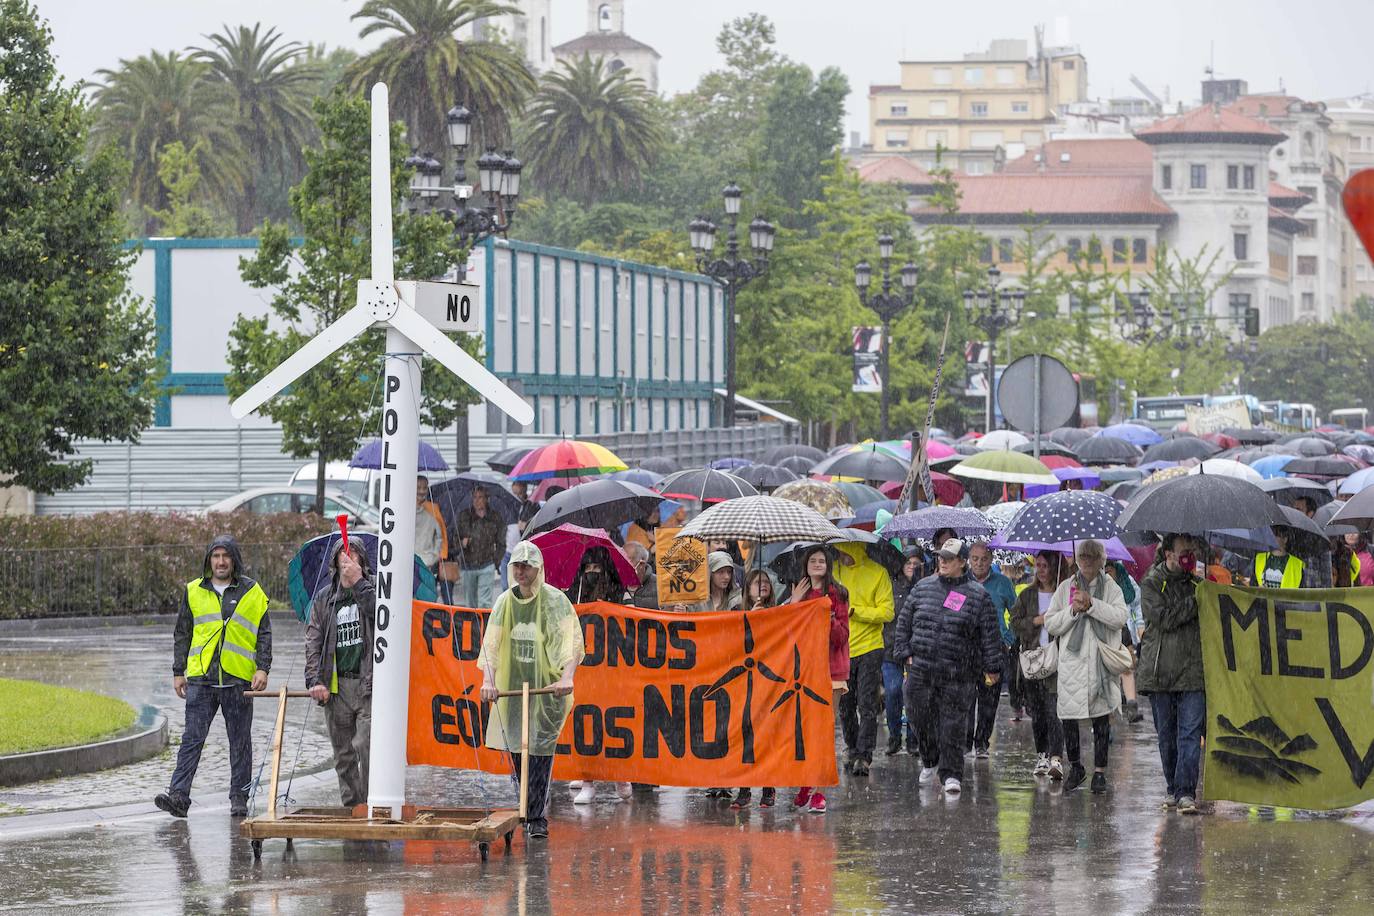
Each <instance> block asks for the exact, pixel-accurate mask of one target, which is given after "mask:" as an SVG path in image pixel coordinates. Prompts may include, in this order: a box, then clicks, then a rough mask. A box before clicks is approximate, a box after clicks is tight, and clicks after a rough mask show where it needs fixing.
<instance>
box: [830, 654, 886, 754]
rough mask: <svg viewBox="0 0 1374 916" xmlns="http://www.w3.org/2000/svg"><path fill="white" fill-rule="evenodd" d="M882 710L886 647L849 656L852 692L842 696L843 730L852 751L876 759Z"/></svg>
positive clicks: (846, 742)
mask: <svg viewBox="0 0 1374 916" xmlns="http://www.w3.org/2000/svg"><path fill="white" fill-rule="evenodd" d="M882 713H883V650H882V648H881V647H879V648H877V649H874V650H873V651H872V652H865V653H864V654H863V655H860V656H858V657H856V658H851V659H850V660H849V692H848V693H846V694H845V695H844V696H842V697H840V730H841V731H842V732H843V733H844V746H845V748H846V749H847V750H848V751H849V753H850V754H851V755H853V756H854V757H856V758H859V759H861V760H865V761H867V762H869V763H872V762H873V746H874V745H875V744H876V743H877V741H878V717H879V716H881V715H882Z"/></svg>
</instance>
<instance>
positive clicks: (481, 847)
mask: <svg viewBox="0 0 1374 916" xmlns="http://www.w3.org/2000/svg"><path fill="white" fill-rule="evenodd" d="M477 851H478V852H479V853H481V855H482V861H483V862H485V861H486V860H487V855H488V854H489V853H490V852H491V844H490V843H478V844H477Z"/></svg>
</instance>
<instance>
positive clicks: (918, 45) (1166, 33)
mask: <svg viewBox="0 0 1374 916" xmlns="http://www.w3.org/2000/svg"><path fill="white" fill-rule="evenodd" d="M37 5H38V9H39V11H40V12H41V13H42V14H43V15H45V16H47V17H48V18H49V19H50V20H51V23H52V27H53V31H54V33H55V37H56V40H55V50H56V53H57V55H58V58H59V65H60V66H61V68H62V71H63V72H64V73H65V74H66V75H67V76H68V77H69V78H71V79H88V78H90V77H92V75H93V74H94V72H95V71H96V70H98V69H100V68H102V67H114V66H117V64H118V62H119V60H120V59H121V58H130V57H136V56H138V55H139V54H143V53H145V52H147V51H148V50H149V49H150V48H158V49H160V50H164V51H166V50H171V49H176V48H184V47H186V46H187V45H193V44H198V43H201V40H202V36H203V35H205V34H207V33H209V32H212V31H215V30H217V29H218V28H219V26H220V25H221V23H226V22H227V23H229V24H230V25H238V24H239V23H249V24H251V23H253V22H257V21H261V22H263V23H264V24H269V25H274V26H277V27H278V28H279V29H280V30H281V31H282V32H283V33H284V34H285V35H286V36H287V37H288V38H290V39H296V40H302V41H312V42H325V43H326V44H328V45H331V46H333V45H348V46H350V47H354V48H362V47H364V46H365V43H364V42H361V41H359V39H358V37H357V36H358V24H357V23H355V22H351V21H350V20H349V16H350V15H351V14H352V13H353V12H354V11H356V10H357V9H358V8H359V7H361V6H362V2H361V0H232V2H231V0H37ZM626 9H627V12H626V23H627V29H626V30H627V31H628V32H629V33H630V34H631V35H633V36H634V37H636V38H638V39H640V40H641V41H645V42H647V43H649V44H651V45H653V46H654V47H655V48H656V49H657V50H658V51H659V53H660V54H662V55H663V61H662V63H661V65H660V67H661V69H660V78H661V81H662V86H661V89H662V90H663V91H665V92H668V93H672V92H676V91H679V90H682V89H686V88H689V87H691V86H692V85H693V84H694V83H695V82H696V80H697V77H698V76H699V75H700V74H701V73H702V72H704V71H706V70H709V69H711V68H713V67H715V66H718V64H719V62H720V58H719V56H718V55H717V54H716V51H715V42H714V39H715V35H716V33H717V32H718V31H719V29H720V27H721V25H722V24H723V23H725V22H726V21H728V20H729V19H731V18H732V17H735V16H740V15H743V14H744V13H746V12H749V11H757V12H761V13H764V14H765V15H767V16H769V17H771V18H772V19H773V21H774V23H775V24H776V25H777V31H778V46H779V49H780V50H781V51H782V52H783V53H785V54H787V55H788V56H790V57H792V58H793V59H795V60H799V61H802V62H804V63H806V64H808V65H810V66H811V67H813V68H815V69H819V68H821V67H824V66H828V65H834V66H838V67H839V68H840V69H842V70H843V71H844V72H845V74H846V75H847V76H848V77H849V81H850V85H851V86H852V87H853V89H854V92H853V94H852V95H851V96H850V98H849V104H848V111H849V113H848V116H847V119H846V121H847V129H848V130H865V132H866V128H864V123H865V120H866V112H867V107H868V100H867V87H868V85H869V84H870V83H886V82H896V80H897V75H898V67H897V61H899V60H901V59H903V58H904V57H905V58H908V59H921V58H949V57H958V56H959V55H961V54H963V53H964V52H965V51H971V50H976V49H980V48H983V47H985V46H986V44H987V42H988V41H990V40H992V39H995V38H1024V39H1027V40H1028V41H1030V40H1031V39H1032V38H1033V35H1034V32H1033V29H1034V27H1035V26H1036V25H1037V24H1043V25H1045V26H1046V30H1047V39H1048V40H1049V41H1050V42H1051V43H1064V42H1065V39H1067V41H1069V42H1072V43H1076V44H1078V45H1080V46H1081V48H1082V50H1083V53H1084V54H1085V55H1086V56H1087V59H1088V75H1089V79H1090V86H1089V90H1090V93H1091V94H1092V95H1093V96H1095V97H1096V96H1100V97H1109V96H1112V95H1138V94H1139V93H1137V92H1136V91H1135V89H1134V88H1133V87H1132V86H1131V85H1130V82H1129V77H1130V75H1131V74H1132V73H1134V74H1136V75H1137V76H1139V77H1140V78H1141V79H1143V80H1144V81H1145V82H1146V84H1147V85H1149V86H1150V87H1151V88H1152V89H1153V90H1154V91H1155V92H1156V93H1158V94H1159V95H1161V96H1163V95H1164V94H1165V90H1166V89H1167V90H1168V97H1169V98H1170V99H1172V100H1179V99H1182V100H1184V101H1189V100H1193V99H1196V98H1197V97H1198V94H1199V90H1198V83H1199V81H1200V80H1201V79H1202V74H1203V69H1204V68H1205V67H1206V66H1207V64H1208V62H1209V60H1211V59H1213V54H1214V55H1215V57H1214V59H1215V66H1216V71H1217V74H1218V76H1220V77H1223V78H1230V77H1235V78H1240V79H1245V80H1248V81H1249V83H1250V89H1251V91H1261V90H1271V89H1277V88H1278V86H1279V84H1280V81H1282V83H1283V85H1284V86H1285V87H1286V88H1287V90H1288V91H1289V92H1291V93H1293V94H1295V95H1299V96H1303V97H1306V98H1318V99H1320V98H1330V97H1337V96H1342V95H1353V94H1356V93H1362V92H1369V91H1371V90H1372V89H1374V60H1372V59H1371V55H1370V54H1369V51H1368V48H1369V45H1370V42H1371V40H1372V39H1374V2H1372V0H1305V2H1294V0H1153V2H1148V3H1142V2H1139V0H1135V2H1129V3H1128V2H1122V0H980V2H976V3H967V4H964V3H958V2H951V0H944V2H940V3H930V2H924V0H841V2H820V0H743V2H741V0H689V2H683V0H629V2H628V3H627V7H626ZM586 10H587V4H586V2H585V0H553V22H552V36H553V40H554V42H555V43H559V42H563V41H567V40H568V39H571V38H574V37H576V36H578V35H580V34H582V33H583V32H584V31H586V24H587V13H586ZM1065 30H1067V32H1068V35H1067V36H1066V35H1064V34H1063V32H1064V31H1065ZM379 40H380V39H379V38H377V37H376V36H373V38H372V39H370V42H369V43H371V44H375V43H377V42H378V41H379ZM1213 46H1214V47H1215V51H1213ZM864 139H865V140H867V139H868V138H867V137H866V136H865V138H864Z"/></svg>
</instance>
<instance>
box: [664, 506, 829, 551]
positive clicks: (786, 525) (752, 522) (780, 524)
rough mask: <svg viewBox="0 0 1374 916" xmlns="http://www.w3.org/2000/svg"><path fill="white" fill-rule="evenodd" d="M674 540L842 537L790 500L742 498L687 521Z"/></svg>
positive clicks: (766, 540)
mask: <svg viewBox="0 0 1374 916" xmlns="http://www.w3.org/2000/svg"><path fill="white" fill-rule="evenodd" d="M677 536H678V537H680V538H681V537H694V538H697V539H698V540H702V541H731V540H749V541H757V542H761V543H764V544H771V543H776V542H778V541H812V542H821V541H829V540H834V539H837V538H842V537H843V535H842V534H841V533H840V530H839V529H838V528H836V527H835V526H834V525H832V524H831V523H830V522H829V521H828V520H827V519H825V518H824V517H823V516H822V515H821V514H820V513H818V512H816V511H815V510H814V509H809V508H807V507H806V506H803V505H802V504H801V503H797V502H793V501H792V500H790V499H778V498H777V497H776V496H742V497H740V498H739V499H732V500H728V501H727V502H722V503H717V504H716V505H714V506H712V507H711V508H709V509H707V510H706V511H704V512H702V513H701V514H700V515H698V516H697V517H696V518H694V519H692V520H691V521H690V522H688V523H687V524H686V525H685V526H683V529H682V530H681V531H679V532H678V534H677Z"/></svg>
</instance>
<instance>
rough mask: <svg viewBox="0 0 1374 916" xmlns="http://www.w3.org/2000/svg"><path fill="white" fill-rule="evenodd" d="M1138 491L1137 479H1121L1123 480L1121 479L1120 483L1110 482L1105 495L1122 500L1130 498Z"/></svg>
mask: <svg viewBox="0 0 1374 916" xmlns="http://www.w3.org/2000/svg"><path fill="white" fill-rule="evenodd" d="M1139 491H1140V481H1138V480H1123V481H1121V482H1120V483H1114V484H1112V485H1111V486H1110V487H1108V488H1107V495H1108V496H1110V497H1112V498H1113V499H1122V500H1125V499H1130V498H1131V497H1132V496H1134V495H1135V494H1136V493H1138V492H1139Z"/></svg>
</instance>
